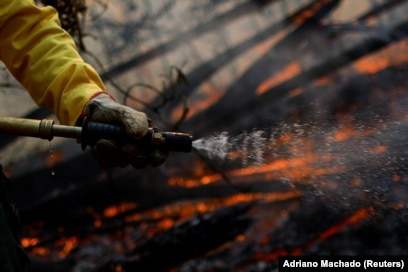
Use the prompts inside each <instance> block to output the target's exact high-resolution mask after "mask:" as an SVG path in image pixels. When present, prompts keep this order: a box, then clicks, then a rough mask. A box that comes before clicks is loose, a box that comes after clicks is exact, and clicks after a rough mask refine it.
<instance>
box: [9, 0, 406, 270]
mask: <svg viewBox="0 0 408 272" xmlns="http://www.w3.org/2000/svg"><path fill="white" fill-rule="evenodd" d="M220 2H222V1H220ZM295 2H296V4H295ZM352 2H354V1H347V0H343V1H329V0H325V1H324V0H321V1H293V3H292V2H291V1H288V3H290V4H288V6H287V7H285V8H282V5H283V4H282V3H283V1H249V2H246V1H241V2H239V3H238V2H237V4H236V6H233V7H229V9H228V8H227V7H225V6H224V7H223V8H220V10H219V12H220V13H217V14H218V15H217V16H214V18H212V19H211V21H212V22H213V23H208V24H207V25H205V26H206V27H202V26H196V27H197V29H195V31H194V28H193V29H192V30H191V31H188V32H184V34H185V35H187V34H189V35H193V34H192V33H194V35H193V36H192V37H193V38H194V39H192V41H191V42H192V43H193V42H196V43H198V45H197V46H200V43H199V42H200V39H201V38H202V36H205V35H206V34H208V35H210V34H214V33H217V31H216V30H215V29H214V28H215V27H217V29H218V31H221V30H224V31H226V30H228V28H234V26H235V25H236V24H238V25H239V20H240V19H239V18H241V17H242V18H252V19H254V17H256V16H259V14H262V16H264V17H268V16H271V15H270V14H273V12H274V11H275V12H276V11H281V13H282V14H284V15H285V16H283V17H279V16H282V14H281V13H280V15H279V16H278V15H277V16H276V17H275V19H274V20H272V19H270V20H268V19H266V21H261V22H260V24H261V25H262V26H263V28H260V29H257V31H256V33H251V34H252V35H249V34H248V35H243V36H245V37H244V38H242V39H241V40H240V39H238V40H237V41H235V42H234V43H233V42H231V43H230V44H228V46H226V48H224V50H219V51H216V52H217V54H218V55H215V56H210V57H208V58H205V57H203V58H202V59H201V62H199V63H198V64H197V65H196V66H195V67H193V68H191V69H189V70H188V72H187V73H186V77H187V79H188V80H189V86H180V92H177V93H176V94H175V95H176V99H175V100H173V101H170V102H168V103H166V104H165V105H164V106H163V107H162V108H161V111H162V113H163V115H165V116H169V117H171V118H173V119H174V120H173V121H176V120H178V118H179V117H180V115H182V114H185V115H186V116H185V117H186V118H185V120H184V121H183V122H182V123H181V125H180V130H182V131H185V132H189V133H192V134H193V135H194V136H195V138H196V139H204V140H205V141H207V143H211V140H212V139H214V137H228V138H226V141H225V143H227V144H228V146H227V147H228V148H226V149H225V150H224V152H225V154H224V155H223V156H219V155H220V153H219V152H215V153H214V154H211V153H206V152H199V151H197V152H192V153H191V154H171V155H170V157H169V159H168V161H167V162H166V163H165V165H163V166H161V167H160V169H159V170H158V169H151V168H148V169H145V170H143V171H136V170H132V169H121V170H114V171H110V172H103V171H101V170H100V169H99V167H98V166H97V165H96V164H95V162H94V161H93V159H92V158H91V156H90V155H89V154H88V153H81V154H80V155H77V156H74V157H73V158H70V159H63V158H64V154H66V152H67V151H66V150H69V149H71V148H73V147H72V145H73V144H71V145H70V144H67V143H65V144H63V145H62V144H61V145H58V146H54V147H53V151H54V153H55V154H54V156H53V159H54V160H55V161H50V156H49V154H48V153H46V154H43V156H40V157H36V158H31V159H30V163H31V166H32V165H35V164H36V165H42V164H44V165H45V167H43V168H41V167H38V168H39V169H37V170H35V171H31V172H30V173H29V174H21V175H19V176H16V177H15V178H14V179H13V182H12V183H11V189H12V190H13V192H18V193H14V195H13V197H14V199H15V200H16V201H17V204H18V206H19V207H20V210H21V218H22V223H23V228H22V236H23V237H22V244H23V246H24V247H25V248H26V250H27V251H28V252H29V253H30V256H31V258H32V262H33V271H42V272H44V271H158V270H159V271H160V270H164V271H166V270H167V271H214V270H215V271H270V270H273V269H276V267H277V259H278V257H279V256H282V255H327V254H330V255H339V254H344V255H385V254H386V255H403V254H407V248H408V239H407V237H408V236H407V230H406V224H407V221H408V206H407V202H406V199H407V193H408V185H407V182H408V170H407V169H408V168H407V167H408V165H407V164H408V159H407V156H406V155H407V152H408V146H407V144H406V135H407V132H408V120H407V118H408V115H407V112H408V111H407V106H408V103H407V102H408V100H407V99H408V96H407V86H408V81H407V78H408V77H407V76H406V75H407V71H408V44H407V41H406V35H407V34H408V25H407V21H406V19H407V18H406V11H407V10H408V1H392V0H390V1H378V3H377V4H375V5H374V4H372V1H361V4H360V5H361V6H360V5H358V6H355V5H352V4H351V3H352ZM354 3H355V2H354ZM359 3H360V2H359ZM212 5H215V6H216V5H217V4H215V3H212ZM219 5H221V4H219ZM221 7H222V6H221ZM350 9H351V10H352V11H353V12H350ZM346 13H347V16H346V15H344V14H346ZM234 14H235V15H234ZM268 18H269V17H268ZM276 18H277V19H276ZM258 19H259V18H258ZM242 20H244V19H242ZM254 20H256V19H254ZM220 29H221V30H220ZM221 32H222V31H221ZM180 35H181V34H180ZM195 35H197V36H195ZM188 37H191V36H188ZM179 38H180V36H177V39H179ZM177 41H178V40H177ZM177 41H176V40H174V41H173V40H169V41H168V42H167V44H168V45H169V46H168V47H160V48H158V49H161V50H163V51H165V52H166V53H167V52H173V51H172V50H175V49H174V47H175V45H176V44H177ZM204 45H205V44H204ZM204 45H203V46H204ZM167 50H168V51H167ZM159 51H160V50H158V51H156V52H159ZM149 52H150V51H149ZM149 52H147V53H146V54H145V56H146V58H154V55H151V56H150V55H149ZM152 52H153V51H152ZM173 53H174V54H176V53H177V51H176V52H173ZM163 54H164V53H163ZM139 61H144V60H143V59H139ZM232 62H233V63H232ZM121 68H122V69H125V68H126V66H125V65H123V66H121ZM232 68H235V69H236V71H235V72H234V73H232V74H230V75H229V76H225V73H226V70H228V69H232ZM115 71H116V72H115ZM111 72H112V75H115V73H119V72H118V70H117V69H116V70H114V69H112V70H111ZM222 79H224V81H223V80H222ZM225 81H226V82H225ZM172 91H173V90H171V89H166V90H164V93H170V92H172ZM177 95H178V97H177ZM183 99H188V101H189V105H190V108H191V110H190V111H188V112H184V113H183V107H184V105H185V104H184V103H183V102H182V101H183ZM160 102H161V100H160V98H155V99H152V101H151V103H153V104H155V103H156V104H160ZM150 110H151V108H146V111H147V112H149V111H150ZM159 122H160V121H159ZM161 125H163V126H165V124H164V123H163V124H161ZM223 132H227V133H228V134H225V133H223ZM44 158H46V159H44ZM59 158H60V160H58V159H59ZM44 160H45V161H46V162H44ZM83 165H86V166H87V171H86V172H84V171H83V169H84V168H83ZM18 167H24V162H20V164H15V165H9V166H8V167H7V171H8V172H9V173H11V174H12V173H14V172H15V171H16V170H15V169H16V168H17V169H18ZM25 167H27V166H25ZM51 171H53V172H55V175H51Z"/></svg>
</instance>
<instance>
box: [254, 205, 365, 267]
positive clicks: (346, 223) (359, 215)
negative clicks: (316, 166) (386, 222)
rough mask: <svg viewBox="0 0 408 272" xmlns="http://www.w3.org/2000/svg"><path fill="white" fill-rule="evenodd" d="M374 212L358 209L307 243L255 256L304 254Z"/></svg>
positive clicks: (269, 257)
mask: <svg viewBox="0 0 408 272" xmlns="http://www.w3.org/2000/svg"><path fill="white" fill-rule="evenodd" d="M372 212H373V210H372V208H361V209H359V210H357V211H356V212H354V213H353V214H352V215H350V216H349V217H347V218H346V219H344V220H343V221H341V222H339V223H338V224H335V225H333V226H331V227H330V228H328V229H327V230H325V231H323V232H322V233H320V234H319V235H318V236H317V237H315V238H313V239H311V240H310V241H308V242H307V243H306V244H304V245H302V246H300V247H297V248H293V249H284V248H279V249H275V250H273V251H272V252H269V253H264V252H257V253H256V254H255V255H254V258H255V259H256V260H263V261H275V260H277V259H278V258H279V257H280V256H289V255H291V256H298V255H300V254H302V252H303V251H305V250H307V249H309V248H311V247H313V245H315V244H316V243H318V242H321V241H324V240H327V239H328V238H329V237H331V236H333V235H336V234H337V233H340V232H341V231H342V230H343V229H345V228H348V227H350V226H352V225H357V224H359V223H361V222H363V221H364V220H366V219H367V218H368V217H369V216H370V214H372Z"/></svg>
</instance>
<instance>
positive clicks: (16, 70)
mask: <svg viewBox="0 0 408 272" xmlns="http://www.w3.org/2000/svg"><path fill="white" fill-rule="evenodd" d="M0 60H1V61H3V62H4V63H5V65H6V66H7V68H8V69H9V70H10V72H11V73H12V74H13V75H14V77H15V78H16V79H17V80H18V81H19V82H20V83H21V84H22V85H23V86H24V87H25V88H26V89H27V90H28V92H29V93H30V95H31V97H32V98H33V100H34V101H35V102H36V103H37V104H38V105H39V106H42V107H46V108H49V109H50V110H52V111H53V112H54V113H55V114H56V115H57V116H58V119H59V121H60V123H61V124H65V125H74V124H75V123H76V121H77V120H78V118H79V116H80V115H81V112H82V108H83V106H84V105H85V104H86V102H88V100H89V99H90V98H91V97H92V96H93V95H95V94H96V93H98V92H101V91H103V90H105V87H104V85H103V83H102V80H101V79H100V77H99V75H98V74H97V72H96V71H95V70H94V69H93V68H92V67H91V66H90V65H88V64H86V63H85V62H84V61H83V59H82V58H81V56H80V55H79V53H78V51H77V49H76V46H75V43H74V41H73V39H72V37H71V36H70V35H69V34H68V33H67V32H66V31H64V30H63V29H62V28H61V27H60V23H59V19H58V14H57V12H56V11H55V9H53V8H52V7H44V8H40V7H37V6H36V5H35V4H34V1H32V0H0Z"/></svg>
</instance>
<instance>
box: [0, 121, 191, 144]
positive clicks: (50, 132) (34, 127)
mask: <svg viewBox="0 0 408 272" xmlns="http://www.w3.org/2000/svg"><path fill="white" fill-rule="evenodd" d="M0 134H11V135H18V136H28V137H36V138H41V139H46V140H49V141H50V140H52V139H53V138H54V137H64V138H74V139H79V140H80V142H81V145H82V149H85V148H86V146H88V145H93V144H95V143H96V142H97V141H98V140H100V139H108V140H116V141H119V142H128V141H135V140H134V139H130V138H129V136H128V135H127V134H126V132H125V130H124V128H122V127H120V126H116V125H111V124H105V123H99V122H92V121H90V120H88V119H86V120H85V122H84V124H83V125H82V127H79V126H64V125H56V124H55V123H54V121H53V120H48V119H42V120H33V119H25V118H13V117H0ZM137 141H140V142H141V143H145V144H146V145H152V146H160V147H161V148H164V149H166V150H168V151H176V152H190V151H191V150H192V142H193V137H192V136H191V135H190V134H187V133H179V132H158V131H155V130H154V129H152V128H149V130H148V133H147V134H146V135H145V136H144V137H143V138H141V139H140V140H137Z"/></svg>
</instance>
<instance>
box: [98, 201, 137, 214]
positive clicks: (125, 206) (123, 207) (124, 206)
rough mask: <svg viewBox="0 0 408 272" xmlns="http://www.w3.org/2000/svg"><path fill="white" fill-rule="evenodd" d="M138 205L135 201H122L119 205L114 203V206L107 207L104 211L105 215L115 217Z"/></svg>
mask: <svg viewBox="0 0 408 272" xmlns="http://www.w3.org/2000/svg"><path fill="white" fill-rule="evenodd" d="M136 207H137V204H136V203H134V202H122V203H119V204H118V205H112V206H109V207H106V208H105V209H104V211H103V216H104V217H115V216H116V215H118V214H121V213H123V212H126V211H129V210H132V209H134V208H136Z"/></svg>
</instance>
